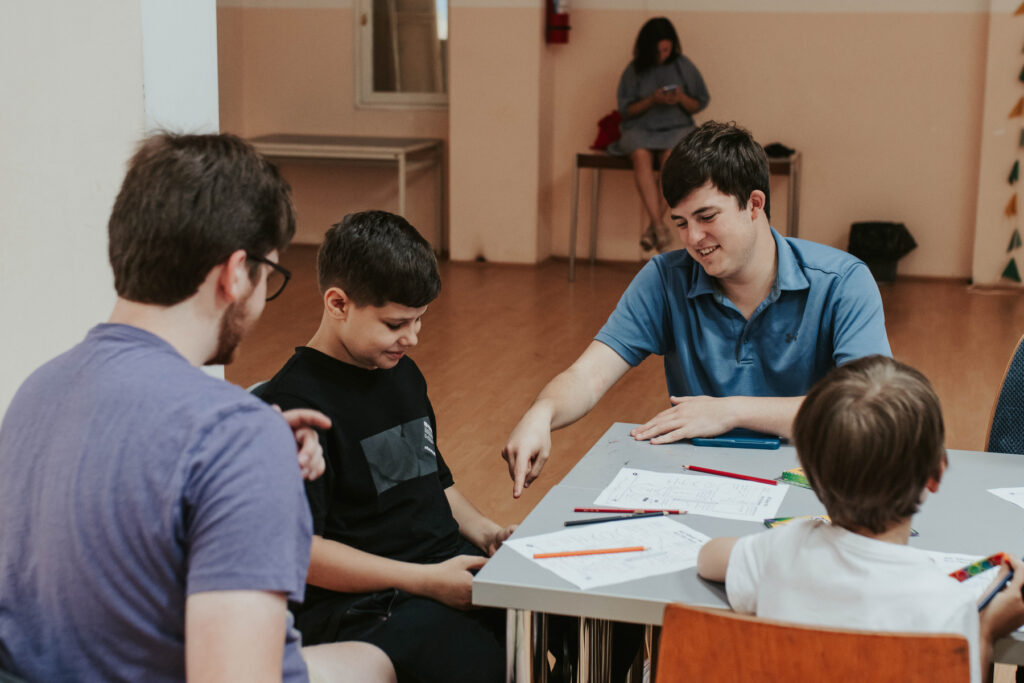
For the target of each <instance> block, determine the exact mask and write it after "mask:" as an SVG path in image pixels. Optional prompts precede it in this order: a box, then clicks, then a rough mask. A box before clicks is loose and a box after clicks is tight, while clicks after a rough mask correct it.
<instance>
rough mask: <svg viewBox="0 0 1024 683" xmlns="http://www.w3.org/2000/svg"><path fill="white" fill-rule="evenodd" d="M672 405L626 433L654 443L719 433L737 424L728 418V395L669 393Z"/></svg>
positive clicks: (729, 415)
mask: <svg viewBox="0 0 1024 683" xmlns="http://www.w3.org/2000/svg"><path fill="white" fill-rule="evenodd" d="M669 400H671V401H672V407H671V408H667V409H666V410H663V411H661V412H660V413H658V414H657V415H655V416H654V417H652V418H651V419H650V420H648V421H647V422H645V423H644V424H642V425H640V426H639V427H634V428H633V429H632V430H630V432H629V435H630V436H632V437H633V438H634V439H636V440H637V441H647V440H650V442H651V443H653V444H659V443H674V442H676V441H681V440H682V439H692V438H693V437H695V436H718V435H719V434H724V433H725V432H728V431H729V430H730V429H732V428H733V427H735V426H736V425H735V424H733V423H732V420H731V419H730V417H731V416H732V414H733V413H732V411H731V410H730V409H729V408H728V405H729V403H728V402H729V398H713V397H711V396H669Z"/></svg>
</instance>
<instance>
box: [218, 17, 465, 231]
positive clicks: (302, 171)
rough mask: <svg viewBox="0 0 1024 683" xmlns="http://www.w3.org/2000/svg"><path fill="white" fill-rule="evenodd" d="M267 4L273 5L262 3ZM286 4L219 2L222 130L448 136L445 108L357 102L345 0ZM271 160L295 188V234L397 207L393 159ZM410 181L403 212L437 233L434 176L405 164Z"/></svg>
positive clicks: (247, 133) (350, 24)
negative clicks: (377, 106)
mask: <svg viewBox="0 0 1024 683" xmlns="http://www.w3.org/2000/svg"><path fill="white" fill-rule="evenodd" d="M239 4H240V5H244V6H236V5H239ZM267 4H269V5H272V6H270V7H266V6H263V5H267ZM286 4H288V3H274V2H271V3H261V2H249V3H245V2H242V3H235V4H226V3H219V6H218V10H217V24H218V36H219V38H218V40H219V49H220V83H221V109H220V114H221V129H222V130H224V131H227V132H233V133H237V134H239V135H242V136H246V137H251V136H256V135H263V134H267V133H313V134H321V135H391V136H399V137H432V138H442V139H447V137H448V112H447V111H446V110H430V109H419V110H388V109H359V108H357V107H356V104H355V72H354V66H353V64H354V62H353V58H354V41H353V31H354V29H355V27H354V26H353V17H354V11H353V9H352V7H351V5H350V4H349V3H347V2H344V1H340V2H330V1H326V2H319V3H309V2H306V3H292V4H293V5H304V6H303V7H298V8H284V7H283V5H286ZM245 5H247V6H245ZM254 5H260V6H254ZM305 5H318V6H305ZM280 166H281V169H282V171H283V173H284V174H285V177H286V178H288V180H289V182H290V183H291V184H292V186H293V189H294V191H295V199H296V208H297V210H298V215H299V222H298V229H297V234H296V242H301V243H308V244H317V243H319V241H320V239H321V238H322V237H323V233H324V230H326V229H327V228H328V227H329V226H330V225H331V224H332V223H334V222H336V221H338V220H339V219H341V217H342V216H344V215H345V214H346V213H349V212H351V211H359V210H363V209H387V210H391V211H397V210H398V184H397V180H396V172H395V168H394V165H391V166H382V165H376V166H371V165H361V166H357V167H353V166H346V165H341V164H331V163H327V162H308V163H305V162H303V163H299V162H287V163H281V164H280ZM409 182H410V186H409V196H408V199H407V206H408V214H409V215H408V218H409V220H410V221H411V222H412V223H413V225H415V226H416V227H417V228H419V229H420V231H421V232H423V234H424V235H425V236H426V237H427V239H429V240H431V242H434V243H436V240H437V239H438V235H439V233H438V226H436V225H435V223H436V221H435V218H434V211H435V201H434V192H436V189H435V185H434V182H435V176H434V174H433V173H432V172H430V171H426V170H422V171H417V170H415V169H414V170H413V171H412V172H411V174H410V181H409Z"/></svg>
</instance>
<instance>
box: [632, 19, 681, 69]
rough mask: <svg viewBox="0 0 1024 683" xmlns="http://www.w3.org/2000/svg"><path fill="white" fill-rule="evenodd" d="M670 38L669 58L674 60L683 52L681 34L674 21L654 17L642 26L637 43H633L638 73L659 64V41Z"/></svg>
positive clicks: (634, 65) (635, 66) (634, 62)
mask: <svg viewBox="0 0 1024 683" xmlns="http://www.w3.org/2000/svg"><path fill="white" fill-rule="evenodd" d="M663 40H668V41H670V42H671V43H672V54H670V55H669V57H668V59H669V60H672V59H675V58H676V57H678V56H679V55H680V54H681V53H682V48H681V47H680V46H679V36H678V35H677V34H676V29H675V27H674V26H673V25H672V22H671V21H669V20H668V19H666V18H665V17H654V18H653V19H648V20H647V23H645V24H644V25H643V26H641V27H640V32H639V33H637V34H636V43H634V44H633V70H634V71H636V72H637V73H638V74H639V73H643V72H644V71H647V70H648V69H650V68H652V67H654V66H657V64H658V43H660V42H661V41H663Z"/></svg>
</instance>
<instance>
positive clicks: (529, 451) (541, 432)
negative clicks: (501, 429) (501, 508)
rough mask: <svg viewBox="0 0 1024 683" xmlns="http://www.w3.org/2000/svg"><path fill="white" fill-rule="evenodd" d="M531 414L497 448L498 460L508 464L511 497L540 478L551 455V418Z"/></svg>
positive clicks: (524, 417)
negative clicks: (502, 445)
mask: <svg viewBox="0 0 1024 683" xmlns="http://www.w3.org/2000/svg"><path fill="white" fill-rule="evenodd" d="M531 413H532V411H531V412H528V413H527V414H526V415H525V416H523V419H522V420H520V421H519V424H517V425H516V428H515V429H513V430H512V434H511V435H510V436H509V437H508V443H507V444H505V447H504V448H503V449H501V457H503V458H504V459H505V461H506V462H507V463H508V473H509V476H511V477H512V497H513V498H518V497H519V496H521V495H522V494H523V489H524V488H528V487H529V486H530V482H532V481H533V480H534V479H536V478H537V477H538V476H539V475H540V471H541V470H542V469H544V463H546V462H547V460H548V455H549V454H550V453H551V419H550V418H547V419H544V418H543V417H535V416H534V415H532V414H531Z"/></svg>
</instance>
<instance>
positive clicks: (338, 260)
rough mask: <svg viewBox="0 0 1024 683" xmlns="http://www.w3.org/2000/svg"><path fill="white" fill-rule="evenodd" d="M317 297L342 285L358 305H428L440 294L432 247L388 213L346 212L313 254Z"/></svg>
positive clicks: (403, 221)
mask: <svg viewBox="0 0 1024 683" xmlns="http://www.w3.org/2000/svg"><path fill="white" fill-rule="evenodd" d="M316 263H317V274H318V277H319V284H320V293H321V294H323V293H324V292H326V291H327V290H328V289H330V288H331V287H340V288H341V289H343V290H344V291H345V294H347V295H348V297H349V298H350V299H352V301H353V302H355V304H356V305H357V306H367V305H370V306H383V305H385V304H387V303H388V302H394V303H397V304H401V305H403V306H408V307H410V308H419V307H420V306H426V305H427V304H429V303H430V302H431V301H433V300H434V299H436V298H437V295H438V294H440V292H441V276H440V275H439V274H438V272H437V259H436V258H435V257H434V252H433V250H432V249H431V248H430V243H429V242H427V241H426V240H425V239H423V237H422V236H421V235H420V234H419V233H418V232H416V228H414V227H412V226H411V225H410V224H409V222H408V221H407V220H405V219H404V218H402V217H401V216H396V215H395V214H393V213H388V212H387V211H362V212H360V213H350V214H349V215H347V216H345V218H343V219H342V220H341V222H340V223H335V224H334V225H332V226H331V228H330V229H329V230H328V231H327V233H326V234H325V235H324V241H323V244H321V245H320V251H319V252H318V253H317V258H316Z"/></svg>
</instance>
